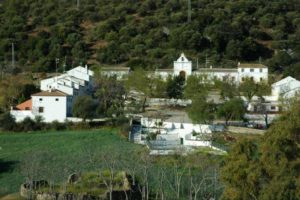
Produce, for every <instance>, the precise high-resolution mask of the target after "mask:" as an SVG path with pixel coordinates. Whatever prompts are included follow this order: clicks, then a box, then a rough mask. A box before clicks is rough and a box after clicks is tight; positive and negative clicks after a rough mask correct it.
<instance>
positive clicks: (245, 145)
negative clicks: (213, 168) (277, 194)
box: [221, 140, 261, 200]
mask: <svg viewBox="0 0 300 200" xmlns="http://www.w3.org/2000/svg"><path fill="white" fill-rule="evenodd" d="M257 148H258V147H257V146H256V145H255V144H254V143H253V142H251V141H249V140H242V141H239V142H238V143H237V144H235V145H234V147H233V148H232V150H231V151H230V153H229V155H228V157H227V158H226V160H225V162H224V166H223V167H222V169H221V179H222V181H223V183H224V184H225V190H224V192H223V199H224V200H227V199H228V200H229V199H230V200H238V199H258V193H259V192H258V190H259V185H258V179H259V177H260V175H261V174H260V168H259V165H258V164H257V163H258V157H257V152H258V151H257Z"/></svg>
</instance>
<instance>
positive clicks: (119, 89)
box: [94, 76, 126, 116]
mask: <svg viewBox="0 0 300 200" xmlns="http://www.w3.org/2000/svg"><path fill="white" fill-rule="evenodd" d="M94 89H95V96H96V97H97V99H98V108H97V112H98V114H99V115H104V116H112V115H115V116H119V115H121V114H123V112H124V102H125V95H126V91H125V87H124V86H123V84H122V83H121V82H119V81H117V79H116V77H109V78H107V77H103V76H101V77H99V78H97V79H96V81H95V85H94Z"/></svg>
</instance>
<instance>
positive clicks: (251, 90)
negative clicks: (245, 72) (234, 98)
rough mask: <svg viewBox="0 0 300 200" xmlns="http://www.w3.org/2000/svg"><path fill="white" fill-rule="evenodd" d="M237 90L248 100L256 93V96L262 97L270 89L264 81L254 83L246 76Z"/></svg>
mask: <svg viewBox="0 0 300 200" xmlns="http://www.w3.org/2000/svg"><path fill="white" fill-rule="evenodd" d="M238 89H239V92H240V93H241V94H242V95H244V96H245V97H246V98H247V100H248V101H251V100H252V98H253V97H254V96H255V95H257V96H258V97H263V96H264V95H267V94H269V93H270V91H271V87H270V85H269V84H267V83H265V82H260V83H256V82H255V81H254V80H253V79H251V78H249V77H246V78H245V80H244V81H243V82H242V83H241V84H240V85H239V88H238Z"/></svg>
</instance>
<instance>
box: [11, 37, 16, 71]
mask: <svg viewBox="0 0 300 200" xmlns="http://www.w3.org/2000/svg"><path fill="white" fill-rule="evenodd" d="M11 68H12V70H14V69H15V44H14V42H12V43H11Z"/></svg>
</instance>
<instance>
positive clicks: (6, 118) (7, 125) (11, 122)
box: [0, 113, 16, 131]
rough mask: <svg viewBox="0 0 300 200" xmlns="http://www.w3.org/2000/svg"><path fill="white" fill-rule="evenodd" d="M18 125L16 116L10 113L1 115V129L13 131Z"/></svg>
mask: <svg viewBox="0 0 300 200" xmlns="http://www.w3.org/2000/svg"><path fill="white" fill-rule="evenodd" d="M15 126H16V121H15V118H14V117H13V116H12V115H11V114H10V113H4V114H1V115H0V129H2V130H4V131H12V130H13V129H14V128H15Z"/></svg>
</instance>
